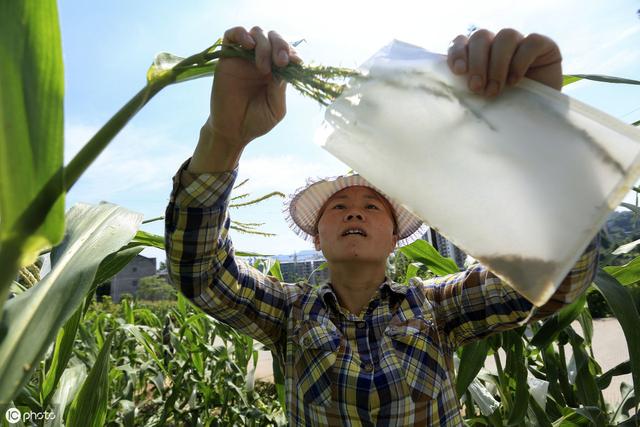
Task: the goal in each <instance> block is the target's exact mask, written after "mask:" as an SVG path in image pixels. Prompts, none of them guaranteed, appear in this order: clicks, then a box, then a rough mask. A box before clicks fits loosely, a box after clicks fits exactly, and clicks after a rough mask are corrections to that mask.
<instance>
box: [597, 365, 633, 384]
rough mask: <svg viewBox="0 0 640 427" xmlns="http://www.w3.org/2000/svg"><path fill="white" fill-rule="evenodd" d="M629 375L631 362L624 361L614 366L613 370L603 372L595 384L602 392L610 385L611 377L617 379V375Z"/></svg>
mask: <svg viewBox="0 0 640 427" xmlns="http://www.w3.org/2000/svg"><path fill="white" fill-rule="evenodd" d="M630 373H631V361H629V360H626V361H624V362H622V363H620V364H618V365H616V366H614V367H613V368H611V369H609V370H608V371H607V372H605V373H604V374H602V375H600V376H599V377H598V378H596V383H597V384H598V387H599V388H600V390H604V389H605V388H607V387H609V384H611V379H612V378H613V377H617V376H619V375H627V374H630Z"/></svg>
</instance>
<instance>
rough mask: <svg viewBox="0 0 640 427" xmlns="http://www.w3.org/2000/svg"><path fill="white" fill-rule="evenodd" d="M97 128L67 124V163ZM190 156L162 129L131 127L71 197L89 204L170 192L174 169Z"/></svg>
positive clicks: (96, 163) (105, 152) (80, 182)
mask: <svg viewBox="0 0 640 427" xmlns="http://www.w3.org/2000/svg"><path fill="white" fill-rule="evenodd" d="M97 130H98V127H97V126H92V125H87V124H78V123H71V124H67V126H66V128H65V163H67V162H68V161H69V160H70V159H71V158H72V156H73V155H75V154H76V153H77V152H78V151H79V150H80V149H81V148H82V146H84V144H85V143H86V141H88V140H89V138H90V137H91V136H93V135H94V134H95V133H96V131H97ZM189 155H190V152H189V151H188V148H186V147H185V146H183V145H180V144H178V143H176V142H175V141H172V140H171V139H169V138H167V137H166V136H165V135H163V133H162V130H161V129H147V128H144V129H143V128H139V127H135V126H128V127H126V128H125V129H123V131H122V132H121V133H120V134H119V135H118V136H116V138H115V139H114V140H113V141H112V142H111V144H110V145H109V146H108V147H107V148H106V149H105V150H104V151H103V152H102V153H101V154H100V156H99V157H98V158H97V159H96V160H95V161H94V163H93V164H92V165H91V166H90V167H89V168H88V169H87V171H86V172H85V173H84V175H82V177H81V178H80V180H79V181H78V183H77V184H76V186H75V187H73V188H72V190H71V193H70V198H71V199H72V200H78V201H86V202H89V203H95V202H97V201H100V200H107V201H115V202H118V199H120V198H123V197H126V196H130V195H131V194H134V193H141V192H155V191H159V190H165V191H168V189H169V188H170V182H171V181H170V179H171V177H172V176H173V174H174V172H175V170H176V169H177V168H178V166H179V165H180V163H181V162H182V161H183V160H184V159H186V158H187V157H188V156H189ZM167 195H168V192H167ZM167 195H164V197H163V199H164V198H166V196H167Z"/></svg>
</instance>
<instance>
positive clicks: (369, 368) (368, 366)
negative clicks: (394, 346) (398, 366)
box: [362, 363, 373, 372]
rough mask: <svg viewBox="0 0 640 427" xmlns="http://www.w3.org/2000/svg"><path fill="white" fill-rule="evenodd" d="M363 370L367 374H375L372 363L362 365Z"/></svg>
mask: <svg viewBox="0 0 640 427" xmlns="http://www.w3.org/2000/svg"><path fill="white" fill-rule="evenodd" d="M362 369H364V371H365V372H373V365H372V364H371V363H365V364H364V365H362Z"/></svg>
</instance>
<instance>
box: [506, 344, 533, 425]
mask: <svg viewBox="0 0 640 427" xmlns="http://www.w3.org/2000/svg"><path fill="white" fill-rule="evenodd" d="M509 334H510V335H512V339H511V342H512V348H511V349H510V351H508V352H507V370H508V371H509V375H510V376H511V377H512V378H513V379H514V380H515V386H516V392H515V398H514V400H513V406H512V407H511V410H510V411H509V418H508V421H507V425H509V426H521V425H522V424H523V421H524V417H525V416H526V415H527V408H528V406H529V384H528V383H527V375H528V374H527V372H528V371H527V358H526V357H524V343H523V341H522V338H521V336H520V335H518V334H517V333H516V332H514V331H512V332H509Z"/></svg>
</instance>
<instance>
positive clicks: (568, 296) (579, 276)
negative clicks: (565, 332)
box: [531, 236, 600, 320]
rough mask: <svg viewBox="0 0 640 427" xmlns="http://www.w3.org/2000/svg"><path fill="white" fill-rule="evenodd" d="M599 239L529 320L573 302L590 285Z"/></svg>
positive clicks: (593, 274) (539, 317)
mask: <svg viewBox="0 0 640 427" xmlns="http://www.w3.org/2000/svg"><path fill="white" fill-rule="evenodd" d="M599 249H600V239H599V236H596V237H595V238H594V239H593V240H592V241H591V243H589V246H587V248H586V249H585V250H584V252H583V254H582V256H580V258H578V261H577V262H576V263H575V265H574V266H573V268H572V269H571V271H569V273H568V274H567V276H566V277H565V278H564V279H563V280H562V282H561V283H560V286H558V289H556V291H555V292H554V294H553V295H552V296H551V298H549V301H548V302H547V303H546V304H544V305H543V306H541V307H538V308H536V310H535V312H534V315H533V316H532V319H531V320H537V319H542V318H544V317H547V316H549V315H551V314H553V313H555V312H557V311H558V310H560V309H562V308H563V307H565V306H566V305H569V304H571V303H572V302H574V301H575V300H576V299H577V298H578V297H579V296H580V295H582V293H583V292H584V291H585V290H586V289H587V288H588V287H589V285H591V282H592V281H593V278H594V276H595V274H596V269H597V267H598V254H599Z"/></svg>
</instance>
